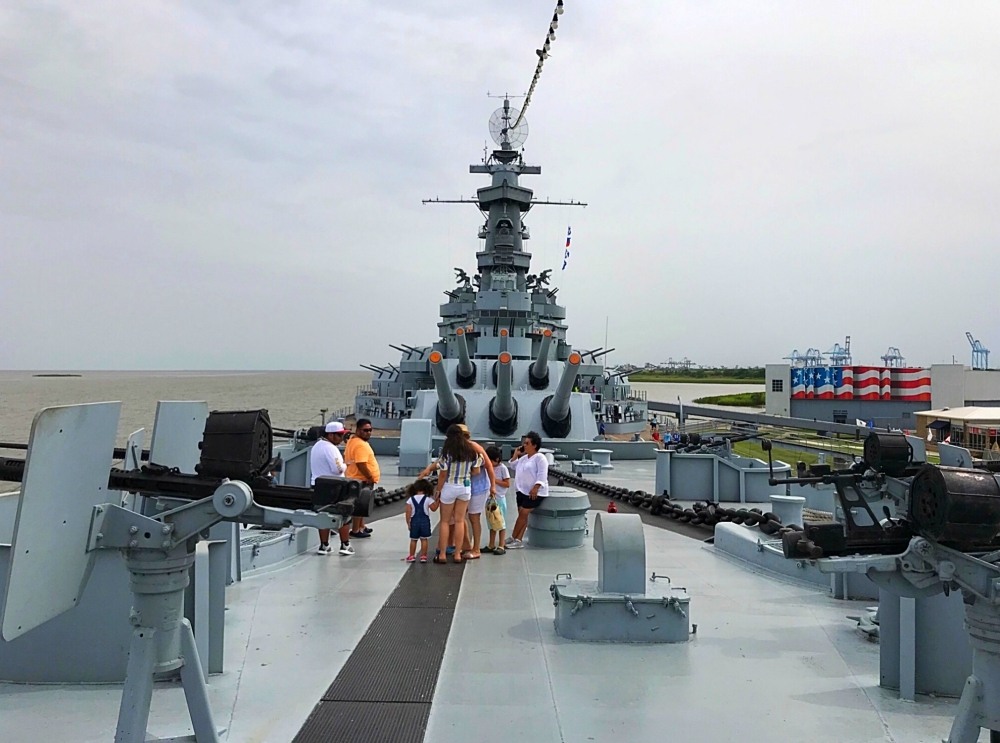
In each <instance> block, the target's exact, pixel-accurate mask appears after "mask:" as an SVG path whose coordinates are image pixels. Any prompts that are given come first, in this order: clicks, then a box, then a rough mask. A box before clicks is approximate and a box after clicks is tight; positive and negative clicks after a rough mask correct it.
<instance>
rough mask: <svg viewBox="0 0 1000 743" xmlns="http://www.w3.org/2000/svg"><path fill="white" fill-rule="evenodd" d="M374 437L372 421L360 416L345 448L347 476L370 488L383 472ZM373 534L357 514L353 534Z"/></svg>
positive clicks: (353, 523)
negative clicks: (372, 438) (373, 445)
mask: <svg viewBox="0 0 1000 743" xmlns="http://www.w3.org/2000/svg"><path fill="white" fill-rule="evenodd" d="M371 437H372V422H371V421H370V420H368V419H367V418H359V419H358V421H357V423H356V424H355V432H354V435H353V436H351V438H349V439H348V440H347V445H346V447H345V448H344V461H345V462H347V473H346V475H345V476H346V477H349V478H351V479H352V480H360V481H361V482H362V483H363V484H365V485H367V486H368V487H370V488H374V487H375V485H377V484H378V481H379V477H380V475H381V473H380V472H379V467H378V460H377V459H375V452H374V451H372V446H371V444H369V443H368V439H370V438H371ZM371 535H372V530H371V529H369V528H368V527H366V526H365V520H364V518H363V517H361V516H355V517H354V518H353V519H352V522H351V536H352V537H354V538H355V539H364V538H366V537H370V536H371Z"/></svg>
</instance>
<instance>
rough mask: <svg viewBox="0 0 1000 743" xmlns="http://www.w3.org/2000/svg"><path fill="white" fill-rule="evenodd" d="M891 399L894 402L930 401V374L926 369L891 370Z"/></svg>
mask: <svg viewBox="0 0 1000 743" xmlns="http://www.w3.org/2000/svg"><path fill="white" fill-rule="evenodd" d="M891 371H892V397H893V399H894V400H920V401H929V400H930V399H931V373H930V371H928V370H927V369H918V368H905V369H892V370H891Z"/></svg>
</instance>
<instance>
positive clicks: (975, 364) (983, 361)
mask: <svg viewBox="0 0 1000 743" xmlns="http://www.w3.org/2000/svg"><path fill="white" fill-rule="evenodd" d="M965 337H966V338H968V339H969V345H970V346H972V368H973V369H989V368H990V349H988V348H986V347H985V346H984V345H983V344H982V343H980V342H979V341H977V340H976V339H975V338H973V337H972V333H970V332H969V331H965Z"/></svg>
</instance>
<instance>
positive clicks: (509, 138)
mask: <svg viewBox="0 0 1000 743" xmlns="http://www.w3.org/2000/svg"><path fill="white" fill-rule="evenodd" d="M490 132H491V134H492V135H493V138H494V141H495V142H496V143H497V145H498V148H497V149H495V150H493V152H492V153H490V154H489V155H488V156H486V157H484V160H483V162H482V163H480V164H477V165H472V166H470V168H469V170H470V172H471V173H473V174H480V175H487V176H489V177H490V184H489V185H488V186H484V187H483V188H480V189H479V190H478V191H477V194H476V197H475V198H474V199H458V200H449V201H444V200H438V199H435V200H433V203H472V204H475V205H476V206H478V208H479V209H480V210H481V212H482V213H483V214H484V215H485V222H484V223H483V225H482V226H481V227H480V229H479V238H480V239H481V240H482V241H483V244H482V247H481V249H480V250H479V251H478V252H477V253H476V267H475V272H474V273H473V274H472V275H470V274H469V273H468V272H467V271H466V270H465V269H463V268H458V267H456V268H455V269H454V270H455V274H456V281H457V285H456V286H455V288H454V289H450V290H447V291H445V294H446V296H447V298H448V300H447V301H446V302H445V303H444V304H442V305H441V310H440V312H441V319H440V320H439V322H438V333H439V338H440V339H439V340H438V341H437V342H435V343H434V344H433V345H430V346H419V347H415V346H409V345H402V344H401V345H399V346H395V345H393V346H391V347H392V348H394V349H396V350H398V351H399V352H400V353H401V358H400V361H399V364H398V365H389V366H368V365H366V368H368V369H370V370H371V371H372V372H373V374H374V376H373V378H372V382H371V384H370V386H368V387H366V388H363V389H361V390H359V394H358V396H357V399H356V404H355V413H356V415H357V416H359V417H366V418H370V419H371V420H372V421H373V423H374V425H375V427H376V428H384V429H396V428H399V427H400V424H401V422H402V421H403V420H404V419H406V418H427V419H430V420H431V421H433V422H434V427H435V429H436V431H437V432H439V433H443V432H444V431H445V430H446V429H447V427H448V426H449V425H451V424H452V423H457V422H464V423H466V424H467V425H468V426H469V428H470V429H471V431H472V433H473V436H474V437H475V438H477V439H489V440H497V441H502V440H506V439H517V438H519V437H520V436H521V435H522V434H524V433H525V432H527V431H529V430H536V431H538V432H539V433H541V434H542V435H543V436H544V437H546V438H548V439H556V440H576V441H581V440H583V441H593V440H594V439H595V438H597V437H598V435H599V434H600V433H601V432H602V431H603V432H604V433H608V434H628V433H638V432H640V431H642V430H643V429H644V428H645V425H646V418H647V415H646V399H645V395H644V394H642V393H637V392H634V391H632V389H631V387H630V385H629V383H628V377H627V376H626V375H623V374H618V373H614V372H612V371H608V370H607V369H606V368H605V366H604V363H603V357H604V356H606V354H607V353H609V352H610V351H611V350H613V349H607V350H605V349H602V348H594V349H592V350H584V351H578V350H575V349H574V348H573V347H572V345H571V344H570V343H569V341H568V339H567V325H566V309H565V307H563V306H561V305H560V304H559V303H558V302H557V301H556V294H557V292H558V291H559V290H558V288H556V287H552V286H551V285H550V284H551V274H552V270H551V269H546V270H543V271H540V272H538V273H530V271H531V253H529V252H527V251H526V250H525V242H526V241H527V240H528V239H530V236H531V235H530V231H529V229H528V226H527V225H526V224H525V222H524V216H525V215H526V214H527V213H528V212H529V210H530V209H531V208H532V207H533V206H536V205H538V202H534V201H533V192H532V190H531V189H530V188H526V187H525V186H523V185H521V183H520V177H521V176H522V175H539V174H541V167H539V166H537V165H528V164H526V163H525V162H524V159H523V157H522V152H521V150H520V149H519V148H520V145H521V144H522V143H523V141H524V138H525V137H526V134H527V123H526V122H525V121H524V119H523V116H521V115H520V112H519V111H518V110H517V109H516V108H513V107H512V106H511V103H510V100H509V98H505V99H504V102H503V107H502V108H500V109H498V110H497V111H496V112H495V113H494V114H493V116H492V118H491V119H490ZM425 203H428V202H425ZM541 204H544V205H553V204H559V205H571V206H584V205H585V204H582V203H580V202H575V201H571V202H556V201H550V200H546V201H544V202H541ZM553 445H556V446H558V444H557V443H556V442H553Z"/></svg>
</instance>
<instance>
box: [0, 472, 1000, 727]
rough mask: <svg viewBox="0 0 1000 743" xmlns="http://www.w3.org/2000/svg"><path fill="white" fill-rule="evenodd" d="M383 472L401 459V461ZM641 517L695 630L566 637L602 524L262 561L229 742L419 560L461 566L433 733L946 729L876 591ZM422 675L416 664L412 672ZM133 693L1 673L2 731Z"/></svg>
mask: <svg viewBox="0 0 1000 743" xmlns="http://www.w3.org/2000/svg"><path fill="white" fill-rule="evenodd" d="M384 469H385V470H386V471H395V467H394V466H393V464H392V463H390V462H386V463H385V467H384ZM651 471H652V464H651V463H641V462H635V463H631V462H630V463H620V464H619V463H616V469H615V470H614V472H613V477H612V473H609V477H608V478H607V479H608V480H609V481H610V480H612V479H614V480H616V481H618V482H621V483H623V484H625V483H628V484H631V486H632V487H636V488H638V487H644V488H649V487H650V482H648V481H647V478H648V476H649V474H650V472H651ZM630 475H632V476H631V477H630ZM389 484H390V483H387V485H389ZM623 510H627V507H626V506H623ZM594 517H595V512H591V513H590V514H589V515H588V518H589V523H590V524H591V525H593V523H594ZM644 532H645V537H646V570H647V572H650V573H651V572H653V571H655V572H656V573H658V574H661V575H662V574H664V573H666V574H667V575H669V576H670V578H671V579H672V581H673V583H674V584H675V585H682V586H685V587H686V588H687V590H688V592H689V594H690V596H691V622H692V623H693V624H696V625H697V633H696V634H695V635H694V636H692V638H691V640H690V641H689V642H687V643H681V644H672V645H653V646H650V645H612V644H591V643H578V642H572V641H569V640H564V639H562V638H560V637H558V636H557V635H556V634H555V631H554V627H553V616H554V610H553V605H552V598H551V596H550V594H549V585H550V584H551V582H552V580H553V578H554V576H555V575H556V574H557V573H565V572H570V573H572V574H573V576H574V577H575V578H583V579H592V578H594V577H596V574H597V553H596V552H595V551H594V549H593V548H592V546H591V540H590V539H589V538H588V539H587V540H585V542H584V545H583V546H581V547H577V548H571V549H561V550H541V549H532V548H530V547H528V548H526V549H523V550H511V551H509V552H508V553H507V554H506V555H505V556H503V557H497V556H494V555H490V554H484V555H483V557H482V559H480V560H476V561H472V562H469V563H467V564H466V565H465V566H464V567H459V566H455V565H448V566H440V565H434V564H430V563H428V564H426V565H421V564H413V565H408V564H407V563H405V562H403V561H402V557H403V555H404V554H405V549H406V544H407V539H406V533H405V526H404V521H403V517H402V516H401V515H395V516H391V517H389V518H386V519H383V520H380V521H379V522H377V523H376V524H375V535H374V538H372V539H368V540H364V541H360V542H357V543H356V549H357V554H356V555H355V556H354V557H350V558H340V557H338V556H336V555H334V556H332V557H322V556H319V555H315V554H308V555H303V556H301V557H298V558H295V559H293V560H290V561H288V563H287V564H286V565H284V566H283V567H282V568H281V569H278V570H273V571H269V572H267V573H264V574H259V575H253V576H250V577H247V578H245V579H244V580H243V581H241V582H239V583H236V584H234V585H232V586H230V587H229V588H228V589H227V603H228V607H227V623H226V660H225V667H226V670H225V672H224V673H222V674H220V675H216V676H212V677H211V679H210V681H209V685H208V690H209V696H210V702H211V706H212V710H213V712H214V715H215V719H216V722H217V724H218V725H219V726H220V727H225V728H227V731H226V733H225V734H223V736H222V739H223V740H227V741H240V742H241V743H242V742H244V741H256V742H261V743H263V742H268V743H284V742H286V741H291V740H293V739H294V738H295V737H296V735H297V734H298V732H299V730H300V729H301V728H302V726H303V724H304V723H305V721H306V719H307V718H308V716H309V715H310V713H311V712H312V711H313V709H314V708H315V707H316V705H317V704H318V702H319V701H320V699H321V697H323V695H324V693H325V692H326V691H327V690H328V688H329V687H330V686H331V683H332V682H333V681H334V679H335V678H336V677H337V676H338V673H339V672H340V671H341V669H342V668H343V667H344V666H345V664H346V663H347V661H348V658H350V657H351V655H352V653H353V652H354V651H355V648H357V646H358V644H359V642H360V641H361V640H362V638H363V637H364V636H365V634H366V631H367V629H368V627H369V625H370V624H371V622H372V620H373V619H374V618H375V617H376V615H377V614H378V612H379V611H380V609H381V608H382V606H383V604H385V603H386V601H387V599H388V598H389V596H390V595H391V594H392V592H393V590H394V589H395V588H396V586H397V584H399V582H400V580H401V578H402V577H403V576H404V574H405V573H407V572H408V571H415V572H417V573H419V572H420V571H428V572H430V571H442V570H446V571H461V572H462V579H461V587H460V590H459V594H458V599H457V604H456V606H455V613H454V618H453V621H452V624H451V628H450V632H449V634H448V637H447V643H446V644H445V646H444V651H443V655H442V657H441V662H440V673H439V675H438V678H437V683H436V688H435V689H434V695H433V701H432V703H431V705H430V712H429V717H428V719H427V728H426V735H425V737H424V740H426V741H434V742H436V741H453V740H458V739H469V740H476V741H482V742H490V741H498V742H499V741H507V740H518V739H525V740H533V741H617V740H620V739H621V737H622V736H623V735H627V736H628V737H629V738H630V739H636V740H641V739H644V738H649V739H652V738H653V737H657V738H659V737H661V736H662V735H663V734H664V732H665V731H670V733H671V736H670V737H671V739H672V740H697V741H706V742H709V743H711V742H714V741H720V742H721V741H731V740H736V739H740V738H742V739H747V740H764V739H768V740H778V741H792V740H809V741H813V742H815V743H824V742H827V741H828V742H830V743H834V742H837V743H842V742H843V741H854V742H874V741H898V742H900V743H902V742H904V741H905V742H910V741H928V742H930V741H940V740H941V739H943V738H945V737H947V734H948V730H949V728H950V725H951V720H952V717H953V715H954V713H955V707H956V702H955V701H954V700H944V699H935V698H928V697H920V698H919V699H918V701H917V702H916V703H908V702H903V701H900V700H899V699H898V697H897V695H896V694H895V693H894V692H892V691H888V690H885V689H882V688H881V687H879V685H878V680H879V670H878V646H877V645H874V644H870V643H868V642H867V641H865V640H863V639H861V637H860V636H859V635H858V633H857V632H856V631H855V630H854V628H853V623H852V622H850V621H849V620H848V619H847V618H846V617H847V615H856V614H860V613H862V611H863V609H864V607H865V604H864V603H859V602H845V601H837V600H834V599H832V598H830V597H829V596H828V595H827V594H826V593H825V592H823V591H820V590H816V589H814V588H810V587H804V586H801V585H798V584H793V583H789V582H783V581H779V580H775V579H774V578H773V577H770V576H765V575H762V574H757V573H753V572H749V571H747V570H744V569H742V568H740V567H737V566H735V565H733V564H732V563H731V562H729V561H728V560H724V559H720V558H719V557H718V556H717V555H716V554H714V553H713V551H712V548H711V547H709V546H706V545H705V544H704V543H702V542H701V541H699V540H696V539H691V538H689V537H685V536H682V535H679V534H675V533H671V532H669V531H666V530H664V529H661V528H658V527H656V526H653V525H648V524H647V525H646V526H644ZM355 659H356V660H357V657H355ZM361 660H364V659H363V658H362V659H361ZM373 665H374V664H373ZM379 665H381V664H379ZM425 672H426V673H430V672H432V671H422V670H421V669H416V670H413V671H408V673H412V674H414V679H416V677H417V676H419V675H420V674H421V673H425ZM415 683H416V681H415ZM120 696H121V687H120V686H117V685H83V686H70V685H66V686H64V685H22V684H0V739H2V740H5V741H33V740H42V739H45V740H61V739H62V740H74V741H80V742H84V741H107V740H110V739H111V737H112V736H113V730H114V727H115V720H116V718H117V714H118V705H119V701H120ZM385 701H392V700H389V699H387V700H385ZM149 732H150V733H151V734H152V735H155V736H158V737H161V738H165V737H170V736H178V735H183V734H189V733H190V726H189V724H188V721H187V712H186V706H185V702H184V697H183V692H182V690H181V688H180V686H179V685H175V684H169V683H164V684H158V685H157V686H156V689H155V691H154V696H153V703H152V709H151V713H150V722H149ZM373 736H374V732H373ZM370 739H371V740H376V739H377V740H385V741H389V740H392V738H389V737H371V738H370ZM981 739H982V740H986V739H988V734H987V733H984V734H983V738H981ZM356 740H360V739H352V743H355V741H356Z"/></svg>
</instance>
